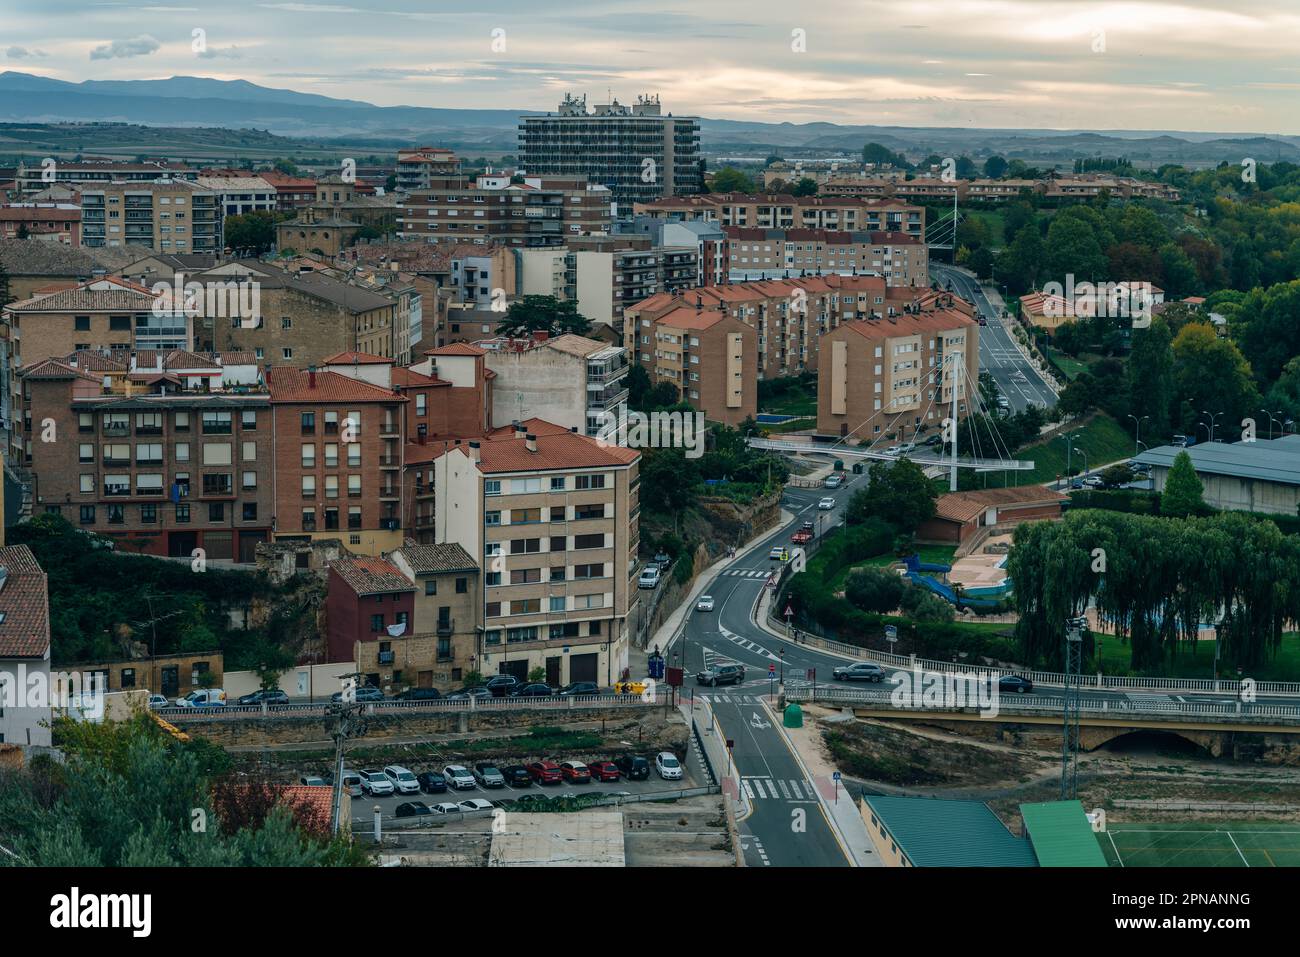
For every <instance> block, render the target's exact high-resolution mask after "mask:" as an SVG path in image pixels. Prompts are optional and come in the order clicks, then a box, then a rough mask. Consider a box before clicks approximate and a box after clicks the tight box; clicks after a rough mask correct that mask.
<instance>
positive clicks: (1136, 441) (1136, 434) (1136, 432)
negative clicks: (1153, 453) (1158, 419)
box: [1129, 414, 1151, 455]
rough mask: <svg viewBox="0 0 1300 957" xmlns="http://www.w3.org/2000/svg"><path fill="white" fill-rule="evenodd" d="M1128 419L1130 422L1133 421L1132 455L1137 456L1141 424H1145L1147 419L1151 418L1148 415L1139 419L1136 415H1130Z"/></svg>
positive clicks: (1140, 441) (1140, 439)
mask: <svg viewBox="0 0 1300 957" xmlns="http://www.w3.org/2000/svg"><path fill="white" fill-rule="evenodd" d="M1129 418H1130V419H1132V420H1133V423H1134V427H1133V454H1134V455H1137V454H1138V446H1139V445H1141V444H1142V423H1143V422H1145V421H1146V420H1147V419H1149V418H1151V416H1149V415H1144V416H1142V418H1140V419H1139V418H1138V417H1137V416H1136V415H1132V414H1130V415H1129Z"/></svg>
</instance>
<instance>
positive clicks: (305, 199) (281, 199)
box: [257, 169, 316, 213]
mask: <svg viewBox="0 0 1300 957" xmlns="http://www.w3.org/2000/svg"><path fill="white" fill-rule="evenodd" d="M257 175H258V178H259V179H262V180H264V181H265V182H267V183H269V184H271V185H272V186H274V187H275V208H276V211H277V212H281V213H287V212H292V211H293V210H296V209H301V208H302V207H304V206H310V205H311V204H312V203H313V202H315V201H316V181H315V180H314V179H308V178H306V177H304V176H290V175H288V174H287V173H281V172H280V171H279V170H275V169H268V170H262V171H261V172H260V173H258V174H257Z"/></svg>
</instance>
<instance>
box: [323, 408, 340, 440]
mask: <svg viewBox="0 0 1300 957" xmlns="http://www.w3.org/2000/svg"><path fill="white" fill-rule="evenodd" d="M338 431H339V414H338V413H337V412H326V413H325V434H326V435H337V434H338Z"/></svg>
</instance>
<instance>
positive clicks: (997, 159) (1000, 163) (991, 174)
mask: <svg viewBox="0 0 1300 957" xmlns="http://www.w3.org/2000/svg"><path fill="white" fill-rule="evenodd" d="M1006 174H1007V161H1006V160H1005V159H1003V158H1002V157H1001V156H998V155H996V154H995V155H993V156H990V157H989V158H988V159H986V160H985V161H984V175H985V177H987V178H988V179H1001V178H1002V177H1003V176H1005V175H1006Z"/></svg>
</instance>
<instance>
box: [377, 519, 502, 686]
mask: <svg viewBox="0 0 1300 957" xmlns="http://www.w3.org/2000/svg"><path fill="white" fill-rule="evenodd" d="M388 560H389V561H390V562H391V563H392V564H393V565H394V567H396V568H397V569H398V570H399V571H400V572H401V573H402V574H403V575H404V576H405V577H406V578H408V579H410V580H411V582H412V583H413V584H414V585H415V596H414V623H413V624H412V626H411V634H410V636H399V637H396V638H385V637H383V636H379V637H378V638H377V639H375V640H374V641H372V642H366V643H363V644H362V645H361V648H362V649H364V650H367V651H368V650H370V649H371V648H372V647H373V648H374V649H375V662H374V666H373V668H371V667H370V662H369V659H368V658H367V659H365V660H364V661H363V659H362V656H361V655H360V654H359V655H358V665H359V667H358V668H357V670H358V671H360V672H361V673H363V674H370V673H371V672H372V671H374V672H378V673H379V677H380V679H381V682H383V681H389V682H391V683H392V684H393V685H399V684H406V685H409V686H411V687H416V688H438V689H439V690H440V691H443V692H446V691H449V690H450V689H452V688H455V687H460V686H461V685H462V684H463V682H464V679H465V676H466V675H467V674H468V673H469V672H471V671H476V670H478V659H479V655H480V654H481V653H482V648H481V642H482V627H481V626H482V623H483V595H482V593H481V589H480V581H479V578H480V576H479V568H478V565H477V564H475V562H474V559H473V558H471V557H470V555H469V553H468V552H467V551H465V549H463V548H461V547H460V546H459V545H457V544H455V543H454V542H449V543H446V544H442V545H418V544H415V543H414V542H409V541H408V542H406V543H405V544H404V545H403V546H402V547H401V548H398V549H396V550H395V551H393V552H392V553H391V554H390V555H389V556H388ZM385 646H387V647H385ZM385 652H388V654H385ZM385 666H387V669H388V670H385ZM390 672H391V674H390ZM377 686H378V687H382V683H381V684H377Z"/></svg>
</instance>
